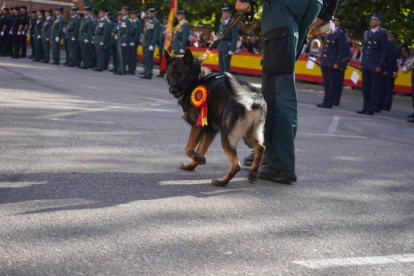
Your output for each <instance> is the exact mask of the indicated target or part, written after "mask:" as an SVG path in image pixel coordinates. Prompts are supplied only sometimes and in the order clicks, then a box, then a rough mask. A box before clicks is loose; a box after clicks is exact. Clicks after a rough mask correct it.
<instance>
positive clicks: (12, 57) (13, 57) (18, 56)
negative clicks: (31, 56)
mask: <svg viewBox="0 0 414 276" xmlns="http://www.w3.org/2000/svg"><path fill="white" fill-rule="evenodd" d="M11 58H19V56H11Z"/></svg>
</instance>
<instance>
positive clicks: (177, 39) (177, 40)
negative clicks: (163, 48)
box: [171, 10, 191, 55]
mask: <svg viewBox="0 0 414 276" xmlns="http://www.w3.org/2000/svg"><path fill="white" fill-rule="evenodd" d="M186 14H187V12H186V11H185V10H180V11H178V12H177V21H178V24H177V26H175V27H174V30H173V38H172V42H171V50H173V52H174V53H175V54H180V55H183V54H184V52H185V49H187V46H188V37H189V36H190V29H191V26H190V24H189V23H188V21H187V20H186V19H185V16H186Z"/></svg>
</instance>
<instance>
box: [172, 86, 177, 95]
mask: <svg viewBox="0 0 414 276" xmlns="http://www.w3.org/2000/svg"><path fill="white" fill-rule="evenodd" d="M177 91H178V89H177V87H170V93H172V94H174V93H177Z"/></svg>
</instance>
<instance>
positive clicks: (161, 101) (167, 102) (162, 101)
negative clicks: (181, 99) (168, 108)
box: [147, 97, 173, 104]
mask: <svg viewBox="0 0 414 276" xmlns="http://www.w3.org/2000/svg"><path fill="white" fill-rule="evenodd" d="M147 99H148V100H153V101H157V102H160V103H166V104H172V103H173V102H169V101H164V100H160V99H155V98H148V97H147Z"/></svg>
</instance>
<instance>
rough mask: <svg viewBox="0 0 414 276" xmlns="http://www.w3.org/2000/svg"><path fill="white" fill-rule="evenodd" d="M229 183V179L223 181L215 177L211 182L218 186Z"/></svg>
mask: <svg viewBox="0 0 414 276" xmlns="http://www.w3.org/2000/svg"><path fill="white" fill-rule="evenodd" d="M227 183H229V182H228V181H222V180H220V179H213V180H211V184H213V185H214V186H217V187H225V186H226V185H227Z"/></svg>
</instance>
